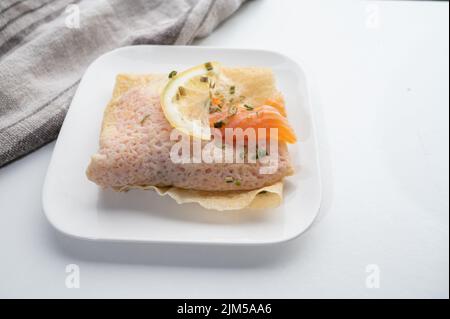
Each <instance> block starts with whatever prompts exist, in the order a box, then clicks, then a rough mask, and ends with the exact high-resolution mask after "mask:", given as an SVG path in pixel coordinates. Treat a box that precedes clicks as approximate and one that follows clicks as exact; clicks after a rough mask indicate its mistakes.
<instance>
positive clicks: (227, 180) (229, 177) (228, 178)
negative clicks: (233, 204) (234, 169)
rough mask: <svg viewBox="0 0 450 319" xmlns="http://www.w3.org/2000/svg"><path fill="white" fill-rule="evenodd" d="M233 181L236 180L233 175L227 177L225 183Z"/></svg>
mask: <svg viewBox="0 0 450 319" xmlns="http://www.w3.org/2000/svg"><path fill="white" fill-rule="evenodd" d="M233 182H234V178H233V177H232V176H227V177H225V183H233Z"/></svg>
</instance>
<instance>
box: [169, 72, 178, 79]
mask: <svg viewBox="0 0 450 319" xmlns="http://www.w3.org/2000/svg"><path fill="white" fill-rule="evenodd" d="M175 75H177V71H172V72H170V73H169V79H171V78H173V77H174V76H175Z"/></svg>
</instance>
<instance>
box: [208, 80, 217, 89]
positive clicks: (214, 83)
mask: <svg viewBox="0 0 450 319" xmlns="http://www.w3.org/2000/svg"><path fill="white" fill-rule="evenodd" d="M215 87H216V82H214V81H212V80H211V81H210V82H209V88H210V89H214V88H215Z"/></svg>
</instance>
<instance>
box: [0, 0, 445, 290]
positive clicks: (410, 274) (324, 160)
mask: <svg viewBox="0 0 450 319" xmlns="http://www.w3.org/2000/svg"><path fill="white" fill-rule="evenodd" d="M448 11H449V9H448V2H439V3H431V2H404V1H399V2H393V1H390V2H359V1H317V0H315V1H294V0H290V1H289V0H282V1H274V0H265V1H262V0H260V1H251V2H250V3H248V4H247V5H245V6H244V8H242V10H241V11H240V12H238V13H237V14H236V15H235V16H233V17H232V18H231V19H230V20H229V21H227V22H226V23H224V24H223V25H222V26H220V28H219V29H218V30H216V31H215V32H214V34H212V35H211V36H210V37H208V38H206V39H203V40H201V41H198V43H199V44H202V45H207V46H227V47H247V48H263V49H271V50H276V51H280V52H282V53H285V54H287V55H289V56H291V57H292V58H294V59H295V60H297V61H299V62H301V63H302V64H303V66H305V67H306V68H307V69H308V70H309V71H310V75H311V79H310V80H311V82H312V83H311V84H312V90H313V99H312V103H313V107H314V108H315V111H316V117H317V128H318V131H319V135H320V138H319V142H320V151H321V154H320V156H321V167H322V174H323V183H324V199H323V204H322V209H321V211H320V214H319V217H318V218H317V220H316V222H315V223H314V224H313V226H312V227H311V228H310V230H309V231H308V232H307V233H305V234H304V235H302V236H301V237H300V238H297V239H295V240H293V241H291V242H288V243H286V244H282V245H275V246H270V247H239V248H236V247H205V246H195V247H190V246H167V245H143V244H140V245H134V244H113V243H94V242H88V241H80V240H75V239H71V238H67V237H64V236H63V235H60V234H59V233H57V232H56V231H55V230H53V229H52V227H51V226H50V225H49V224H48V222H47V221H46V219H45V217H44V214H43V211H42V208H41V207H42V206H41V190H42V184H43V181H44V177H45V173H46V169H47V166H48V163H49V160H50V156H51V153H52V149H53V145H54V144H53V143H52V144H50V145H47V146H45V147H43V148H42V149H40V150H38V151H37V152H35V153H33V154H31V155H29V156H27V157H25V158H23V159H21V160H18V161H16V162H14V163H12V164H10V165H8V166H6V167H4V168H2V169H0V252H1V262H0V297H63V298H66V297H162V298H165V297H172V298H185V297H186V298H187V297H201V298H203V297H213V298H215V297H217V298H221V297H235V298H240V297H256V298H258V297H261V298H262V297H267V298H272V297H275V298H276V297H285V298H302V297H376V298H379V297H439V298H444V297H445V298H448V297H449V218H448V216H449V215H448V209H449V179H448V176H449V166H448V164H449V146H448V143H449V135H448V130H449V119H448V118H449V90H448V86H449V73H448V72H449V71H448V70H449V65H448V63H449V62H448V61H449V60H448V59H449V40H448V36H449V34H448V33H449V31H448V30H449V17H448ZM69 264H76V265H78V266H79V270H80V287H79V288H78V289H77V288H67V287H66V276H67V274H66V266H67V265H69ZM366 271H368V272H366ZM377 274H379V286H378V285H377V280H376V276H377Z"/></svg>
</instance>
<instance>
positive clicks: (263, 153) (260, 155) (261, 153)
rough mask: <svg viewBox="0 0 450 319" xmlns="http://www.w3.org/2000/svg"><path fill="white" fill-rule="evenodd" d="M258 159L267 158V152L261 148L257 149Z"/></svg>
mask: <svg viewBox="0 0 450 319" xmlns="http://www.w3.org/2000/svg"><path fill="white" fill-rule="evenodd" d="M257 155H258V158H263V157H265V156H267V151H266V150H265V149H263V148H258V153H257Z"/></svg>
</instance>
